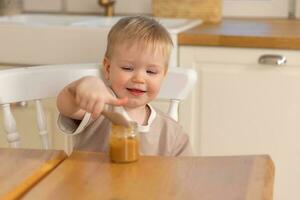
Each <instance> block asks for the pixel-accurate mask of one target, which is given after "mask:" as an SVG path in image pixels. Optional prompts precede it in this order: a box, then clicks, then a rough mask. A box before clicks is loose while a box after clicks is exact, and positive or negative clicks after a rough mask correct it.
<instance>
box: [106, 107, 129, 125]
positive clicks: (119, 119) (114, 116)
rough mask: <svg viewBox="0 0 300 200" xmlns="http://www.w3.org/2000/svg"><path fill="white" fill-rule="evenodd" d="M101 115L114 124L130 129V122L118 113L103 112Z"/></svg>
mask: <svg viewBox="0 0 300 200" xmlns="http://www.w3.org/2000/svg"><path fill="white" fill-rule="evenodd" d="M102 114H103V115H104V116H105V117H107V118H108V119H109V120H110V121H112V122H113V123H114V124H117V125H121V126H125V127H130V122H129V121H128V120H127V119H126V118H125V117H124V116H123V115H122V114H120V113H118V112H114V111H108V110H105V109H104V110H103V111H102Z"/></svg>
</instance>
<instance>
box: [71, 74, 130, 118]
mask: <svg viewBox="0 0 300 200" xmlns="http://www.w3.org/2000/svg"><path fill="white" fill-rule="evenodd" d="M70 89H71V92H72V93H73V94H74V95H75V96H74V97H75V102H76V104H77V105H78V106H79V108H80V109H82V110H85V111H87V112H89V113H91V116H92V118H94V119H95V118H97V117H99V115H100V114H101V112H102V110H103V109H104V106H105V104H110V105H115V106H122V105H124V104H126V103H127V100H128V99H127V98H122V99H119V98H117V97H114V96H113V95H112V94H111V92H110V91H109V90H108V89H107V87H106V86H105V84H104V83H103V81H102V80H101V79H99V78H97V77H92V76H88V77H84V78H82V79H80V80H79V81H78V83H77V84H76V85H75V86H74V87H73V88H70ZM72 90H73V91H72Z"/></svg>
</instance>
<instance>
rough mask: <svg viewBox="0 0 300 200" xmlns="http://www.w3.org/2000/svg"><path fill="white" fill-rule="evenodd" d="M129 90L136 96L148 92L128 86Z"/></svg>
mask: <svg viewBox="0 0 300 200" xmlns="http://www.w3.org/2000/svg"><path fill="white" fill-rule="evenodd" d="M127 90H128V91H129V92H130V94H132V95H134V96H140V95H142V94H144V93H146V91H144V90H140V89H136V88H127Z"/></svg>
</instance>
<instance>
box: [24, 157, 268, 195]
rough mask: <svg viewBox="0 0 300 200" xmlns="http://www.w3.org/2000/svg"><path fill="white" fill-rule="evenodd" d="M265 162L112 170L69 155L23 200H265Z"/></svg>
mask: <svg viewBox="0 0 300 200" xmlns="http://www.w3.org/2000/svg"><path fill="white" fill-rule="evenodd" d="M273 179H274V166H273V162H272V160H271V159H270V157H269V156H231V157H228V156H227V157H179V158H174V157H151V156H145V157H141V158H140V160H139V161H138V162H135V163H130V164H112V163H110V162H109V160H108V158H107V157H106V156H105V155H103V154H100V153H85V152H75V153H73V154H72V155H71V157H69V158H68V159H66V160H64V161H63V162H62V163H61V164H60V165H59V166H58V167H57V168H56V169H55V170H54V171H52V172H51V173H50V174H49V175H48V176H47V177H45V178H44V179H43V180H42V181H40V182H39V183H38V184H37V185H35V186H34V187H33V188H32V189H31V190H29V191H28V192H27V193H26V194H25V195H24V196H23V199H39V198H41V197H42V198H43V199H64V200H65V199H72V200H73V199H109V200H123V199H124V200H125V199H126V200H127V199H129V200H131V199H138V200H140V199H143V200H147V199H149V200H154V199H155V200H157V199H163V200H168V199H172V200H176V199H180V200H185V199H187V200H193V199H197V200H198V199H201V200H202V199H203V200H208V199H209V200H220V199H222V200H227V199H228V200H229V199H230V200H233V199H237V200H258V199H259V200H262V199H264V200H268V199H272V192H273Z"/></svg>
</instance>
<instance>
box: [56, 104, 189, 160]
mask: <svg viewBox="0 0 300 200" xmlns="http://www.w3.org/2000/svg"><path fill="white" fill-rule="evenodd" d="M147 106H149V108H150V110H151V114H150V117H149V119H148V124H147V125H145V126H142V125H138V131H139V132H140V144H141V149H140V152H141V154H142V155H161V156H192V148H191V144H190V142H189V137H188V135H187V134H186V133H185V132H184V131H183V128H182V127H181V126H180V125H179V124H178V123H177V122H176V121H174V120H173V119H171V118H170V117H168V116H167V115H166V114H164V113H163V112H161V111H159V110H156V109H154V108H153V107H152V106H150V105H147ZM118 108H119V112H122V114H125V116H126V117H127V118H129V116H128V114H127V113H126V111H125V110H124V109H122V107H118ZM120 108H121V109H120ZM120 110H121V111H120ZM58 126H59V127H60V129H61V130H62V131H63V132H64V133H66V134H73V135H74V139H75V144H74V149H76V150H82V151H93V152H107V151H108V139H109V133H110V126H111V122H110V121H109V120H108V119H106V118H105V117H103V116H100V117H99V118H98V119H97V120H95V121H91V118H90V114H88V113H87V114H85V116H84V118H83V120H82V121H76V120H73V119H70V118H67V117H65V116H63V115H60V116H59V119H58Z"/></svg>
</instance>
